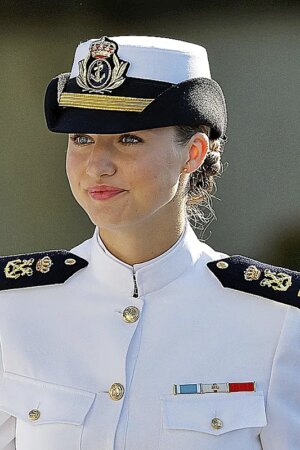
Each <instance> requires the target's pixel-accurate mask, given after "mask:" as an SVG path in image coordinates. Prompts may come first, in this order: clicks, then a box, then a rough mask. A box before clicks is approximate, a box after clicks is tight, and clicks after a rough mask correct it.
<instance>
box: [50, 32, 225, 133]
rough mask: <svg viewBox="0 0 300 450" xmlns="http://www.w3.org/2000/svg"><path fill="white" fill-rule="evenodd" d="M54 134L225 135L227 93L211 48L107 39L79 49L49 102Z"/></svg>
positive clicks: (152, 40)
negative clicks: (162, 130)
mask: <svg viewBox="0 0 300 450" xmlns="http://www.w3.org/2000/svg"><path fill="white" fill-rule="evenodd" d="M45 115H46V120H47V125H48V128H49V129H50V130H51V131H54V132H59V133H74V132H77V133H79V132H82V133H95V134H114V133H123V132H129V131H137V130H143V129H150V128H159V127H167V126H175V125H189V126H198V125H201V124H203V125H207V126H209V127H210V128H211V136H212V137H216V138H217V137H220V136H225V131H226V125H227V113H226V104H225V99H224V95H223V92H222V89H221V87H220V86H219V85H218V83H217V82H216V81H215V80H213V79H212V78H211V74H210V68H209V62H208V57H207V52H206V50H205V48H204V47H202V46H200V45H197V44H192V43H190V42H185V41H181V40H176V39H169V38H163V37H156V36H113V37H108V36H102V37H100V38H98V39H90V40H88V41H86V42H82V43H80V44H79V45H78V47H77V49H76V51H75V56H74V60H73V65H72V70H71V72H70V73H67V74H61V75H59V76H58V77H56V78H55V79H53V80H52V81H51V82H50V84H49V86H48V89H47V92H46V96H45Z"/></svg>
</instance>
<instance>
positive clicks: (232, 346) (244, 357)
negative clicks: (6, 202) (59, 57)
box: [0, 36, 300, 450]
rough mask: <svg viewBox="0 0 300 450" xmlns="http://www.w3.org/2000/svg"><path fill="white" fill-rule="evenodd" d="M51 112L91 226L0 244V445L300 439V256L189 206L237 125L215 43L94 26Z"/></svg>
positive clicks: (52, 97) (49, 105)
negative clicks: (212, 50)
mask: <svg viewBox="0 0 300 450" xmlns="http://www.w3.org/2000/svg"><path fill="white" fill-rule="evenodd" d="M45 111H46V118H47V123H48V127H49V128H50V129H51V130H52V131H55V132H64V133H69V142H68V151H67V164H66V167H67V175H68V179H69V182H70V186H71V189H72V192H73V195H74V197H75V198H76V200H77V201H78V203H79V204H80V205H81V206H82V208H83V209H84V210H85V211H86V213H87V214H88V215H89V217H90V219H91V221H92V222H93V223H94V224H95V225H96V230H95V234H94V236H93V237H92V239H90V240H88V241H86V242H84V243H82V244H80V245H79V246H78V247H76V248H74V249H73V250H72V251H71V252H70V253H69V252H66V251H52V252H44V253H39V254H30V255H18V256H14V257H4V258H2V260H1V265H2V269H3V270H2V273H3V274H4V276H3V280H2V289H3V292H2V293H1V301H0V308H1V311H0V336H1V355H2V363H1V365H0V368H1V373H2V379H1V384H0V411H1V415H0V420H1V422H0V423H1V427H0V448H1V449H5V450H8V449H14V448H16V449H17V450H29V449H30V450H40V449H43V450H79V449H81V450H120V449H122V450H123V449H126V450H156V449H159V450H170V449H176V450H199V449H205V450H225V449H230V450H232V449H237V450H240V449H243V450H254V449H264V450H274V449H276V450H296V449H298V448H299V438H300V431H299V430H300V428H299V417H300V416H299V413H300V406H299V405H300V403H299V400H300V398H299V395H300V394H299V392H300V383H299V370H300V346H299V333H300V320H299V311H298V309H297V308H296V307H294V306H297V302H299V297H298V295H299V294H298V291H299V284H300V283H299V281H300V278H299V273H296V272H292V271H289V270H286V269H280V268H275V267H271V266H266V265H264V264H262V263H259V262H256V261H252V260H249V259H247V258H243V257H231V258H229V257H227V256H226V255H223V254H222V253H218V252H215V251H214V250H212V249H211V248H210V247H208V246H207V245H205V244H203V243H201V242H199V241H198V239H197V238H196V236H195V234H194V232H193V231H192V229H191V227H190V225H189V224H188V222H187V219H186V210H187V209H188V211H189V212H190V213H194V214H195V205H196V207H197V202H198V203H199V202H200V204H201V202H203V201H204V199H205V198H207V196H208V193H209V192H210V191H211V189H212V187H213V183H214V177H215V176H216V175H218V174H219V173H220V169H221V162H220V159H221V152H222V150H223V148H224V143H225V141H226V136H225V131H226V108H225V102H224V97H223V94H222V91H221V88H220V87H219V85H218V84H217V83H216V82H215V81H214V80H212V79H211V78H210V72H209V66H208V60H207V55H206V52H205V50H204V49H203V48H202V47H200V46H197V45H194V44H189V43H186V42H181V41H175V40H169V39H163V38H150V37H136V36H130V37H128V36H127V37H115V38H108V37H106V36H105V37H102V38H100V39H95V40H90V41H87V42H85V43H82V44H80V45H79V46H78V48H77V51H76V54H75V59H74V63H73V68H72V71H71V74H62V75H60V76H59V77H57V78H55V79H54V80H52V82H51V83H50V85H49V87H48V90H47V93H46V101H45ZM71 275H72V277H71ZM224 287H230V288H231V289H225V288H224ZM20 288H26V289H20ZM290 305H294V306H290Z"/></svg>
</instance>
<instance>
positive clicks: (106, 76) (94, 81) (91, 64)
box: [76, 36, 129, 94]
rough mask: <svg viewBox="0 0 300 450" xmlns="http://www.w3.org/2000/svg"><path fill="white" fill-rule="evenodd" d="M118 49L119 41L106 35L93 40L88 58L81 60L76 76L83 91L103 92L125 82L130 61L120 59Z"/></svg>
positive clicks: (109, 90)
mask: <svg viewBox="0 0 300 450" xmlns="http://www.w3.org/2000/svg"><path fill="white" fill-rule="evenodd" d="M117 51H118V45H117V43H116V42H114V41H112V40H111V39H109V38H108V37H106V36H103V37H102V38H101V39H98V40H97V41H94V42H92V44H91V45H90V48H89V53H88V55H87V56H86V58H85V59H83V60H81V61H79V75H78V76H77V77H76V82H77V84H78V85H79V86H80V87H81V88H82V89H83V91H88V92H91V93H92V92H94V93H97V94H103V93H104V92H111V91H112V90H113V89H116V88H118V87H119V86H121V84H123V83H124V81H125V71H126V70H127V69H128V66H129V62H126V61H122V60H120V58H119V57H118V55H117Z"/></svg>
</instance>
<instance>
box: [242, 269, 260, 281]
mask: <svg viewBox="0 0 300 450" xmlns="http://www.w3.org/2000/svg"><path fill="white" fill-rule="evenodd" d="M260 276H261V271H260V270H259V269H258V268H257V267H256V266H249V267H247V269H246V270H245V271H244V278H245V280H247V281H253V280H259V278H260Z"/></svg>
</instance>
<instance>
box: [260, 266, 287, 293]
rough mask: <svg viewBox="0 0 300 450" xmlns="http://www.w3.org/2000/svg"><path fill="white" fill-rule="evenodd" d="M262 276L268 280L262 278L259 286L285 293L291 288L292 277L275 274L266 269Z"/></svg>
mask: <svg viewBox="0 0 300 450" xmlns="http://www.w3.org/2000/svg"><path fill="white" fill-rule="evenodd" d="M264 274H265V277H268V278H264V279H263V280H262V281H261V282H260V285H261V286H266V287H270V288H272V289H273V290H274V291H287V290H288V289H289V288H290V287H291V286H292V277H291V276H290V275H287V274H286V273H282V272H279V273H276V272H271V270H269V269H266V270H265V272H264Z"/></svg>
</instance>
